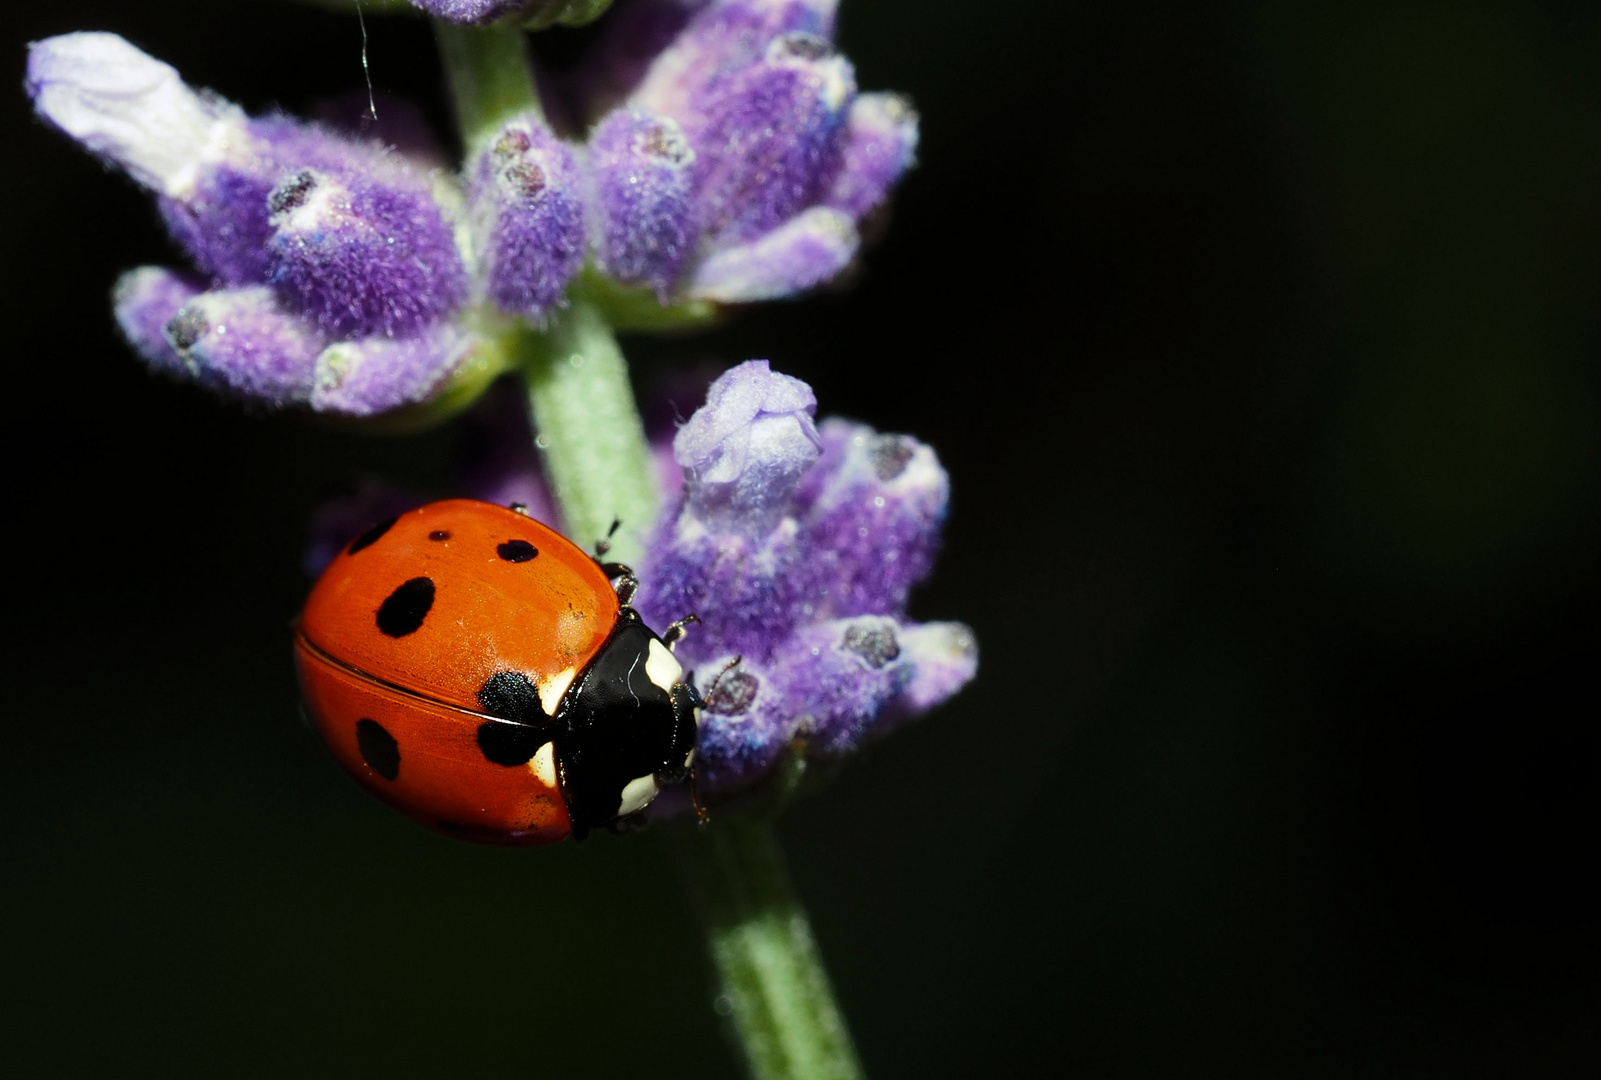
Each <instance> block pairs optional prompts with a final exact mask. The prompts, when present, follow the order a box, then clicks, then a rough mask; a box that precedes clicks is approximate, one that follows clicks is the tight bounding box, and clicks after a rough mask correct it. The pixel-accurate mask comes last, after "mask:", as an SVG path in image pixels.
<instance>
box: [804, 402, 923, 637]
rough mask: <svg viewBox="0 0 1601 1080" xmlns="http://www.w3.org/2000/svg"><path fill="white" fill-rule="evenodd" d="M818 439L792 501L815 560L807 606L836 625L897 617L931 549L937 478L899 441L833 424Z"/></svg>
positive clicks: (909, 442) (916, 451) (912, 442)
mask: <svg viewBox="0 0 1601 1080" xmlns="http://www.w3.org/2000/svg"><path fill="white" fill-rule="evenodd" d="M821 434H822V438H823V444H824V446H825V448H826V450H825V457H824V461H822V462H820V463H819V467H818V468H816V469H814V470H812V472H811V473H810V474H809V475H808V477H807V481H808V483H806V484H803V485H802V487H801V490H800V491H798V492H797V503H800V504H804V505H806V512H805V517H804V520H803V523H802V527H801V532H802V541H801V542H802V543H803V544H804V545H806V546H807V547H809V548H811V549H812V550H813V551H815V552H816V553H817V555H816V557H815V558H812V559H810V560H808V573H809V575H810V576H811V578H812V584H811V586H810V588H809V594H810V595H811V596H812V598H813V603H815V604H816V606H817V609H818V611H819V612H820V613H828V614H831V615H835V616H849V615H860V614H892V613H894V612H897V611H904V610H905V608H906V597H907V593H908V592H909V591H910V590H911V587H912V586H913V585H914V584H916V583H917V582H919V581H921V580H922V579H923V578H924V577H926V576H927V575H928V572H929V571H930V570H931V569H933V566H934V556H935V555H936V554H937V552H938V549H939V532H940V527H941V526H942V525H943V524H944V522H945V513H946V509H947V506H948V504H949V500H950V481H949V479H948V478H947V476H946V474H945V470H944V469H942V468H941V467H940V464H939V460H938V458H936V457H935V456H934V451H933V450H931V449H930V448H929V447H927V446H925V445H924V444H922V443H920V442H918V441H917V440H916V439H913V438H911V437H910V436H907V435H880V434H878V433H877V432H875V431H874V430H873V429H872V428H870V427H868V426H866V425H865V424H853V423H850V422H848V421H845V420H835V419H830V420H828V421H825V422H824V424H823V426H822V433H821ZM814 492H815V494H814Z"/></svg>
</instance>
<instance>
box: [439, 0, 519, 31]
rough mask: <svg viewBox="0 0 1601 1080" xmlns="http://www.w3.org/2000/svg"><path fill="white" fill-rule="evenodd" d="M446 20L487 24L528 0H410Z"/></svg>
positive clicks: (503, 16)
mask: <svg viewBox="0 0 1601 1080" xmlns="http://www.w3.org/2000/svg"><path fill="white" fill-rule="evenodd" d="M411 2H412V3H413V4H415V5H416V6H417V7H420V8H422V9H423V10H424V11H426V12H428V13H429V14H430V15H437V16H439V17H440V18H441V19H444V20H445V21H446V22H453V23H467V24H468V25H470V26H487V25H489V24H490V23H492V22H495V21H497V20H499V19H503V18H505V17H506V16H507V15H511V14H513V13H514V12H517V11H521V10H522V9H523V8H525V7H528V6H529V2H530V0H411Z"/></svg>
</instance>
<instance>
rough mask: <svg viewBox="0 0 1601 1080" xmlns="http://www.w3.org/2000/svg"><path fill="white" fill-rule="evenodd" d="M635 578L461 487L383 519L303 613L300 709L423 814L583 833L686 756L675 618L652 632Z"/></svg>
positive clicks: (644, 798)
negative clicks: (632, 603)
mask: <svg viewBox="0 0 1601 1080" xmlns="http://www.w3.org/2000/svg"><path fill="white" fill-rule="evenodd" d="M613 579H617V580H618V584H617V586H616V587H615V588H614V587H613V585H612V580H613ZM634 585H635V581H634V577H633V574H632V572H631V571H629V570H628V568H627V567H624V566H619V565H616V564H604V565H603V564H601V563H598V562H596V561H595V560H594V559H592V558H590V557H589V556H588V555H587V554H585V553H584V552H583V551H582V550H581V549H580V548H578V547H577V546H576V545H574V544H573V543H572V542H571V541H569V540H567V539H566V538H564V537H562V536H561V535H560V534H558V533H556V532H554V531H552V530H551V529H549V528H547V527H546V526H544V525H541V524H540V523H539V522H537V521H535V520H533V519H532V518H530V517H527V516H525V515H523V514H521V513H519V512H517V511H516V510H514V509H506V508H504V507H500V506H494V505H491V504H489V503H482V502H473V501H471V500H467V499H453V500H449V501H446V502H437V503H432V504H430V505H428V506H423V507H419V508H418V509H416V510H412V511H409V512H407V513H405V514H401V515H400V516H399V517H396V518H392V519H390V520H388V521H384V522H380V523H379V524H377V525H374V526H373V527H372V528H371V529H368V530H367V531H366V532H365V533H363V534H362V535H361V536H358V537H357V538H356V539H355V540H353V541H352V542H351V543H350V545H349V546H348V547H346V548H345V549H344V550H343V551H341V552H340V553H339V555H338V556H337V557H336V558H335V559H334V560H333V562H331V563H330V564H329V565H328V567H327V569H326V570H324V571H323V574H322V577H321V578H319V579H318V581H317V584H316V585H315V586H313V587H312V590H311V595H310V596H309V597H308V598H307V600H306V606H305V610H304V611H303V612H302V613H301V616H300V622H299V627H298V629H297V632H296V634H295V661H296V667H297V668H298V670H299V674H300V687H301V691H302V693H303V694H304V696H305V701H306V708H307V712H308V713H309V714H310V717H311V720H312V723H313V725H314V726H315V727H316V729H317V731H318V733H319V734H320V735H321V736H322V738H323V739H324V741H326V742H327V744H328V746H329V748H330V749H331V750H332V751H333V754H334V757H335V758H337V759H338V761H339V763H340V764H341V765H342V766H344V768H345V769H346V770H347V771H348V772H349V773H350V774H351V775H352V776H354V777H355V778H356V779H357V781H359V782H360V783H361V784H362V785H363V786H364V787H366V788H367V789H368V790H370V791H372V792H373V793H374V794H376V795H377V796H378V797H379V798H381V799H383V800H385V801H386V802H388V803H389V804H390V805H392V806H394V807H396V808H397V809H399V810H401V811H402V812H404V813H406V814H409V815H411V816H412V817H413V818H415V819H417V820H418V821H420V822H422V823H423V824H424V825H427V826H429V827H431V828H434V829H438V830H440V831H442V832H445V833H448V834H450V835H452V836H458V837H462V838H465V839H470V840H479V841H483V842H486V843H499V844H549V843H555V842H556V841H559V840H562V839H564V838H565V837H566V836H568V834H569V833H570V834H571V835H573V836H574V837H576V838H578V839H580V840H582V839H583V838H584V836H585V835H586V834H587V833H588V832H589V831H590V830H591V829H594V828H597V827H600V826H604V825H611V824H615V823H617V822H619V821H621V820H623V819H627V818H629V817H630V816H632V815H634V814H637V813H639V811H641V810H643V809H644V808H645V807H646V806H648V805H649V804H650V802H651V800H652V799H654V798H655V797H656V793H657V792H658V791H659V790H660V789H661V787H662V786H663V785H666V784H672V783H676V782H679V781H682V780H683V779H684V778H685V777H686V776H688V775H689V771H690V769H691V767H692V765H693V762H694V756H695V732H696V724H697V721H698V719H699V712H698V708H699V706H700V703H701V702H700V698H699V696H698V695H697V694H696V692H695V689H694V687H693V686H692V685H691V684H690V683H689V682H688V681H687V680H686V679H685V678H684V673H683V668H682V667H681V666H680V665H679V663H678V661H677V659H675V658H674V656H673V652H672V643H673V642H675V641H676V640H677V639H678V637H679V636H681V635H682V633H683V623H681V622H680V623H674V624H673V625H672V626H671V627H669V628H668V629H667V631H666V633H665V635H664V636H658V635H657V634H656V633H654V632H653V631H652V630H651V629H650V628H649V627H647V626H646V625H645V623H644V621H643V620H641V619H640V617H639V614H638V613H637V612H635V611H634V609H633V608H631V607H629V606H628V601H629V599H630V598H631V596H632V594H633V590H634Z"/></svg>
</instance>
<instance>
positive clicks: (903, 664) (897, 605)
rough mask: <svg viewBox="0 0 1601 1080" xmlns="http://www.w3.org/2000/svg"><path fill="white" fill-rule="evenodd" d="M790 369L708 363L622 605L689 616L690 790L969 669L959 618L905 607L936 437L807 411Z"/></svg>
mask: <svg viewBox="0 0 1601 1080" xmlns="http://www.w3.org/2000/svg"><path fill="white" fill-rule="evenodd" d="M814 410H815V398H814V397H813V395H812V392H811V388H810V387H808V386H807V385H806V384H805V383H803V382H801V381H799V380H798V379H792V378H789V377H787V376H784V375H780V374H777V373H775V372H773V371H772V370H771V369H770V368H769V366H768V364H767V362H766V361H763V360H752V361H749V362H747V363H745V364H742V365H740V366H739V367H736V368H734V369H733V370H731V371H729V372H727V373H725V374H724V375H723V376H722V377H721V378H719V379H718V380H717V381H716V382H715V383H713V384H712V387H711V389H710V391H709V392H708V395H707V403H706V405H705V406H704V407H703V408H702V409H700V410H699V411H697V412H696V413H695V415H694V416H692V417H691V418H690V420H689V422H688V423H686V424H685V425H684V426H683V428H682V429H681V430H680V431H679V432H678V435H677V437H676V438H675V440H674V452H675V456H676V457H677V460H678V463H679V465H680V466H681V467H682V468H683V471H684V477H685V480H684V488H683V491H682V493H681V494H680V495H679V497H678V498H677V500H676V501H675V502H674V503H673V504H672V505H671V506H669V508H668V509H667V510H666V511H665V512H664V514H663V517H662V519H661V521H660V522H659V523H658V526H657V531H656V537H655V540H654V543H653V545H652V548H651V551H650V554H649V556H648V558H647V560H646V562H645V564H644V565H643V566H642V567H640V578H641V582H642V584H641V588H640V592H639V595H638V597H637V598H636V606H638V607H639V609H640V611H641V612H642V613H643V614H644V615H645V617H646V619H647V620H648V621H652V622H653V623H655V624H658V625H660V624H665V623H667V622H670V621H672V620H673V619H675V618H678V617H680V616H682V615H683V614H685V613H686V612H694V613H696V614H697V615H699V616H700V619H701V625H700V626H699V627H697V628H696V629H695V631H694V632H693V633H692V634H691V635H690V637H689V638H687V639H686V640H685V641H684V642H683V643H682V644H681V645H680V647H679V655H680V657H681V659H683V661H684V663H685V666H686V667H692V668H694V670H695V671H696V673H697V679H698V680H699V683H700V686H701V690H702V693H703V694H705V695H706V696H707V708H706V710H705V711H704V714H703V718H702V724H701V731H700V744H699V751H698V755H699V756H698V758H697V760H698V761H699V762H700V766H699V767H700V782H701V788H702V790H703V791H704V792H707V793H708V794H711V795H714V796H715V795H729V794H733V793H736V792H739V791H742V790H744V789H747V788H751V787H753V786H755V785H757V784H759V783H760V782H761V781H762V779H763V778H764V777H765V776H766V775H767V774H768V773H769V772H770V771H771V770H772V768H773V767H774V765H775V763H776V762H777V761H778V760H779V758H780V757H781V756H782V755H783V754H784V753H786V752H791V751H794V750H796V749H797V748H800V750H799V752H802V753H804V755H805V756H806V757H808V758H811V759H816V760H830V759H836V758H838V757H840V756H842V755H845V754H847V753H850V752H851V751H854V750H855V749H857V748H858V747H860V746H861V745H862V744H863V743H864V742H866V741H867V740H869V739H872V738H875V737H877V736H879V735H881V734H883V733H884V732H886V731H888V730H889V729H890V728H892V727H893V726H894V725H895V723H897V722H898V721H900V720H902V719H904V718H906V717H909V716H914V715H917V714H919V713H921V712H924V711H926V710H927V709H929V708H931V707H933V706H934V705H936V704H938V703H940V702H941V701H944V700H945V699H946V698H948V697H950V696H951V695H952V694H954V693H955V692H956V691H957V690H959V689H960V688H961V687H962V686H963V685H964V684H966V683H967V682H968V681H969V680H970V679H971V678H972V677H973V674H974V673H975V672H976V670H977V662H978V661H977V646H976V644H975V642H974V639H973V636H972V633H971V631H969V630H968V629H967V628H966V627H965V626H962V625H961V624H959V623H927V624H918V623H914V622H911V621H909V620H908V619H907V616H906V601H907V595H908V593H909V592H910V589H911V587H912V586H913V585H915V584H916V583H917V581H919V580H921V579H922V578H923V577H924V576H925V575H926V574H927V573H928V571H929V569H930V568H931V566H932V562H933V557H934V554H935V551H936V548H937V546H938V538H939V529H940V525H941V523H942V522H943V520H944V517H945V510H946V505H947V501H948V498H949V484H948V480H947V478H946V475H945V472H944V470H943V469H941V468H940V466H939V462H938V460H937V459H936V458H935V456H934V453H933V451H932V450H930V449H929V448H928V447H926V446H924V445H923V444H921V443H919V442H917V441H916V440H915V439H911V438H909V437H907V436H902V435H881V434H878V433H877V432H874V431H873V430H872V429H871V428H869V427H867V426H865V425H861V424H854V423H849V422H847V421H842V420H829V421H825V422H823V423H822V424H821V425H814V424H813V421H812V414H813V412H814Z"/></svg>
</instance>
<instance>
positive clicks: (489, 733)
mask: <svg viewBox="0 0 1601 1080" xmlns="http://www.w3.org/2000/svg"><path fill="white" fill-rule="evenodd" d="M549 741H550V732H548V731H541V730H540V729H539V728H532V727H524V726H523V725H522V724H507V723H502V722H501V721H499V720H485V721H484V722H483V723H482V724H479V725H478V749H479V750H482V751H483V754H484V757H486V758H488V759H489V760H490V761H493V762H494V763H495V764H496V765H506V766H513V765H526V764H528V761H529V759H530V758H532V757H533V756H534V755H535V754H536V753H538V752H539V748H540V747H541V746H544V745H545V744H546V743H548V742H549Z"/></svg>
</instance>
